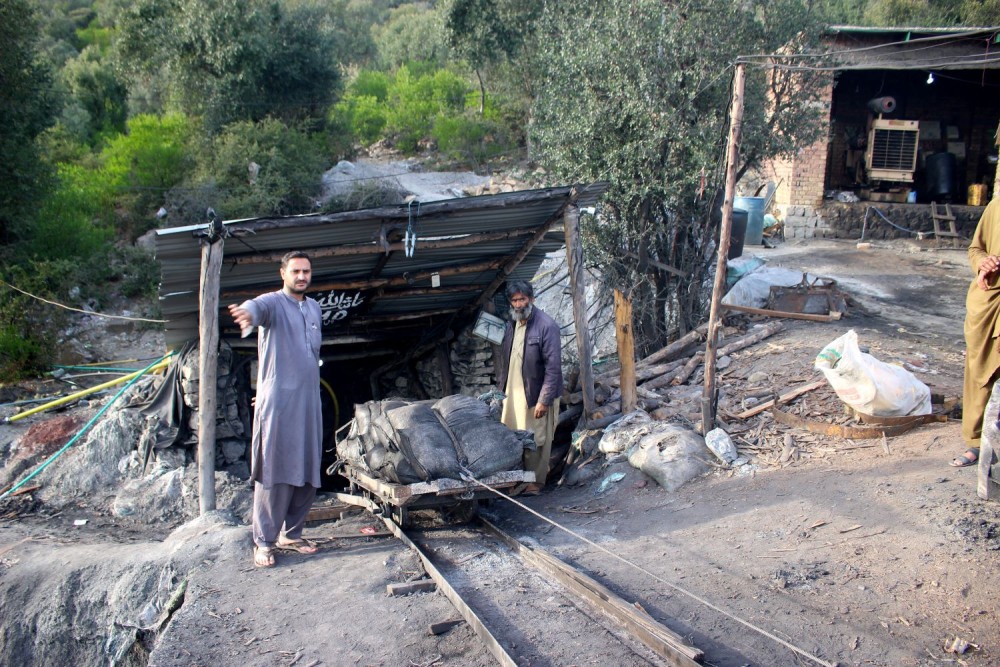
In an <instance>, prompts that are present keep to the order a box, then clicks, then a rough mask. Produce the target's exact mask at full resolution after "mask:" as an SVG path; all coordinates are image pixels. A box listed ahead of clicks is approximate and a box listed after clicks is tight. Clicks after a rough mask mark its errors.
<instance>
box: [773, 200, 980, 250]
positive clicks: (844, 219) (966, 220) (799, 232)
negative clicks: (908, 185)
mask: <svg viewBox="0 0 1000 667" xmlns="http://www.w3.org/2000/svg"><path fill="white" fill-rule="evenodd" d="M869 207H871V208H872V209H873V210H871V211H869V210H868V209H869ZM875 209H877V210H878V211H881V212H882V214H883V215H884V216H885V217H887V218H889V220H891V221H892V223H894V224H895V225H897V226H898V227H902V228H904V229H906V230H910V231H911V232H930V231H931V230H933V229H934V223H933V222H932V220H931V207H930V206H929V205H924V204H890V203H881V202H878V203H876V202H858V203H851V204H845V203H840V202H833V201H825V202H823V204H822V205H821V206H815V207H814V206H789V207H787V208H786V210H785V219H784V223H785V238H786V239H810V238H837V239H860V238H861V232H862V227H865V230H864V238H865V239H866V240H879V239H897V238H916V237H917V235H916V233H909V232H907V231H903V230H901V229H897V228H896V227H893V226H892V225H890V224H889V223H888V222H886V221H885V220H884V219H882V217H881V216H879V215H878V213H876V212H875ZM942 210H943V207H942V208H940V209H939V211H942ZM866 212H867V213H868V223H867V225H865V213H866ZM951 212H952V213H953V214H954V215H955V218H956V221H955V228H956V229H957V230H958V233H959V234H960V235H961V236H962V237H963V238H964V239H968V238H970V237H971V236H972V233H973V232H974V231H975V229H976V224H977V223H978V222H979V216H980V215H982V212H983V207H981V206H952V207H951ZM941 229H942V230H943V231H947V230H948V225H947V223H942V224H941Z"/></svg>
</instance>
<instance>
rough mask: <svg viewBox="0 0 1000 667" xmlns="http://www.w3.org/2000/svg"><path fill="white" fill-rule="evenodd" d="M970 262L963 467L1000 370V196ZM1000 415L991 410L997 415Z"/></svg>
mask: <svg viewBox="0 0 1000 667" xmlns="http://www.w3.org/2000/svg"><path fill="white" fill-rule="evenodd" d="M969 265H970V267H971V268H972V273H973V274H974V275H975V278H973V280H972V282H971V283H970V284H969V292H968V294H967V296H966V299H965V387H964V391H963V394H962V438H963V439H964V440H965V442H966V446H967V447H968V449H966V450H965V453H964V454H962V455H961V456H958V457H956V458H955V459H953V460H952V462H951V465H953V466H955V467H958V468H961V467H965V466H970V465H972V464H974V463H976V461H977V460H978V459H979V439H980V436H981V435H982V431H983V411H984V410H985V409H986V403H987V402H988V401H989V400H990V392H991V391H992V390H993V383H994V382H995V381H996V379H997V374H998V371H1000V199H997V198H996V197H994V198H993V201H991V202H990V203H989V205H988V206H987V207H986V210H985V211H983V215H982V217H981V218H980V219H979V224H978V225H977V226H976V231H975V233H974V234H973V235H972V241H971V242H970V243H969ZM997 417H998V415H990V416H989V418H990V419H997Z"/></svg>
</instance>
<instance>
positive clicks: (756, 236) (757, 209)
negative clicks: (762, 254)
mask: <svg viewBox="0 0 1000 667" xmlns="http://www.w3.org/2000/svg"><path fill="white" fill-rule="evenodd" d="M766 202H767V199H766V198H765V197H737V198H736V199H735V200H733V206H735V207H736V208H741V209H743V210H744V211H746V212H747V234H746V237H745V238H744V240H743V242H744V244H745V245H760V244H761V243H763V242H764V204H765V203H766Z"/></svg>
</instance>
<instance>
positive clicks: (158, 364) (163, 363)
mask: <svg viewBox="0 0 1000 667" xmlns="http://www.w3.org/2000/svg"><path fill="white" fill-rule="evenodd" d="M172 354H173V352H171V353H170V354H168V355H167V356H166V357H163V358H161V359H157V360H156V361H154V362H153V363H152V364H150V365H149V366H147V367H146V368H144V369H142V370H140V371H135V372H134V373H130V374H128V375H124V376H122V377H120V378H115V379H114V380H108V381H107V382H105V383H103V384H99V385H95V386H93V387H88V388H86V389H84V390H82V391H78V392H76V393H75V394H70V395H69V396H63V397H62V398H57V399H56V400H54V401H52V402H51V403H46V404H45V405H39V406H38V407H37V408H31V409H30V410H25V411H24V412H20V413H18V414H16V415H14V416H12V417H5V418H4V420H3V421H4V423H5V424H9V423H10V422H13V421H17V420H18V419H23V418H24V417H27V416H28V415H33V414H35V413H37V412H42V411H43V410H48V409H49V408H55V407H58V406H60V405H64V404H66V403H69V402H71V401H75V400H76V399H78V398H81V397H83V396H86V395H88V394H93V393H94V392H96V391H101V390H102V389H107V388H108V387H113V386H115V385H116V384H121V383H122V382H128V381H129V380H134V379H136V378H138V377H141V376H143V375H145V374H146V373H148V372H150V371H154V370H159V369H161V368H166V367H167V366H168V365H169V362H168V361H167V358H168V357H170V355H172Z"/></svg>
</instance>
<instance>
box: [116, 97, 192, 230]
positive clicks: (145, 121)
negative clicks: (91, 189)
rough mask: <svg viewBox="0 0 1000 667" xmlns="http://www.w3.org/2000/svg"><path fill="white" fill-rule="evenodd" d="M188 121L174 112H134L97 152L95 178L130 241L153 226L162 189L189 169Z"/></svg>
mask: <svg viewBox="0 0 1000 667" xmlns="http://www.w3.org/2000/svg"><path fill="white" fill-rule="evenodd" d="M195 129H196V128H194V127H193V125H192V123H191V121H190V120H189V119H188V118H186V117H185V116H183V115H180V114H168V115H166V116H150V115H143V116H136V117H135V118H132V119H131V120H130V121H129V127H128V133H127V134H122V135H118V136H117V137H115V138H114V139H112V140H111V141H110V142H109V144H108V146H107V148H105V149H104V150H103V151H101V156H100V158H101V162H102V165H103V166H102V169H101V170H100V173H99V179H100V182H102V183H103V185H104V186H105V187H106V188H108V190H109V192H110V193H111V196H113V198H114V206H115V208H116V209H117V210H118V211H119V212H120V216H119V219H118V221H117V226H118V231H119V236H120V238H122V239H124V240H125V241H127V242H129V243H131V242H134V241H135V239H137V238H138V237H139V236H142V235H143V234H144V233H146V232H147V231H149V230H150V229H155V228H156V217H155V213H156V211H157V210H158V209H159V208H160V206H162V205H163V202H164V193H165V192H166V191H167V190H168V189H169V188H172V187H174V186H176V185H178V184H179V183H181V182H182V181H184V180H185V179H186V178H187V176H188V174H190V173H191V171H192V169H193V167H194V160H193V157H192V155H191V152H192V151H191V150H190V148H189V146H190V143H191V140H192V136H193V131H194V130H195Z"/></svg>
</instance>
